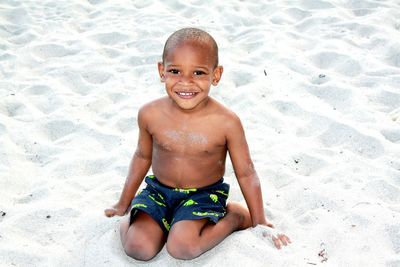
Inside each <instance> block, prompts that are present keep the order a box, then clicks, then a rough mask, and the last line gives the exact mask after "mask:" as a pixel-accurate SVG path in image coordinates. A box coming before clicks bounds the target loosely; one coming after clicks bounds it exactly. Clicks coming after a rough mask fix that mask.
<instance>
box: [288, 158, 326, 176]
mask: <svg viewBox="0 0 400 267" xmlns="http://www.w3.org/2000/svg"><path fill="white" fill-rule="evenodd" d="M326 165H328V163H327V162H326V161H325V160H323V159H322V158H318V157H314V156H311V155H308V154H305V153H299V154H296V155H293V156H292V160H291V163H290V167H291V169H292V170H293V171H295V172H296V173H298V174H300V175H304V176H310V175H311V174H313V173H315V172H316V171H318V170H319V169H321V168H324V167H325V166H326Z"/></svg>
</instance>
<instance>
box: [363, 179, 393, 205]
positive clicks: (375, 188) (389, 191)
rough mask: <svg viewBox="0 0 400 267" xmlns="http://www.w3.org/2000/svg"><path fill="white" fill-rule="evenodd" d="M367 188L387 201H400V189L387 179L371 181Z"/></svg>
mask: <svg viewBox="0 0 400 267" xmlns="http://www.w3.org/2000/svg"><path fill="white" fill-rule="evenodd" d="M365 189H366V190H367V191H369V192H372V193H373V194H374V195H376V196H377V197H378V198H379V199H381V200H382V201H385V202H387V203H391V204H397V203H399V202H400V189H399V188H398V187H397V186H394V185H392V184H390V183H388V182H387V181H385V180H375V181H372V182H369V183H368V184H367V185H366V186H365Z"/></svg>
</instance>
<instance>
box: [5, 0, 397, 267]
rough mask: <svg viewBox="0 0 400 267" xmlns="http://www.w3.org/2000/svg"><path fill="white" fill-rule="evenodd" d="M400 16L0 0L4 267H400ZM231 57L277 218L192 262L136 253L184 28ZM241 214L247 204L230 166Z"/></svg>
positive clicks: (92, 0) (372, 2)
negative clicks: (122, 205)
mask: <svg viewBox="0 0 400 267" xmlns="http://www.w3.org/2000/svg"><path fill="white" fill-rule="evenodd" d="M399 18H400V2H399V1H398V0H383V1H378V0H363V1H351V0H345V1H339V0H329V1H328V0H326V1H323V0H314V1H311V0H300V1H239V0H237V1H214V2H210V3H205V2H204V1H198V0H190V1H182V0H181V1H180V0H173V1H161V0H144V1H135V0H134V1H127V0H116V1H106V0H82V1H79V0H73V1H64V0H61V1H54V0H53V1H47V0H44V1H28V0H23V1H18V0H2V1H0V266H136V265H145V266H387V267H399V266H400V20H399ZM188 26H192V27H198V28H201V29H204V30H206V31H208V32H209V33H211V34H212V35H213V36H214V37H215V39H216V41H217V42H218V44H219V49H220V51H219V53H220V63H221V65H223V66H224V74H223V76H222V80H221V82H220V84H219V85H218V86H217V87H214V88H212V89H211V96H212V97H213V98H215V99H217V100H218V101H220V102H222V103H224V104H225V105H226V106H228V107H229V108H231V109H232V110H233V111H235V112H236V114H237V115H238V116H239V117H240V118H241V120H242V123H243V125H244V127H245V130H246V136H247V140H248V143H249V146H250V150H251V154H252V158H253V161H254V163H255V167H256V169H257V172H258V174H259V176H260V179H261V184H262V188H263V196H264V202H265V211H266V214H267V216H268V218H269V219H270V220H271V221H272V222H273V223H274V225H275V226H276V228H277V229H278V230H279V231H282V232H284V233H286V234H287V235H288V236H290V237H291V239H292V241H293V242H292V244H291V245H290V246H288V247H285V248H284V249H282V250H277V249H276V248H275V247H274V246H273V244H272V242H271V240H270V238H269V237H268V236H264V235H263V232H264V229H263V228H262V227H256V228H252V229H247V230H244V231H240V232H235V233H234V234H232V235H231V236H229V237H228V238H227V239H226V240H224V241H223V242H222V243H221V244H220V245H218V246H217V247H216V248H215V249H212V250H211V251H209V252H207V253H205V254H203V255H202V256H200V257H199V258H196V259H195V260H191V261H182V260H176V259H174V258H172V257H171V256H170V255H169V254H168V253H167V251H166V249H165V248H164V249H163V250H162V251H161V253H160V254H159V255H157V256H156V257H155V258H154V259H153V260H151V261H149V262H146V263H143V262H138V261H135V260H133V259H131V258H129V257H127V256H126V255H125V253H124V252H123V249H122V246H121V244H120V240H119V222H120V220H121V218H120V217H114V218H106V217H105V216H104V212H103V211H104V209H105V208H107V207H109V206H110V205H112V204H114V203H115V202H116V201H117V200H118V197H119V195H120V192H121V190H122V186H123V184H124V181H125V177H126V174H127V172H128V164H129V161H130V158H131V156H132V153H133V152H134V150H135V147H136V143H137V134H138V128H137V121H136V119H137V111H138V109H139V107H141V106H142V105H143V104H145V103H147V102H149V101H151V100H153V99H156V98H158V97H161V96H164V95H165V91H164V86H163V84H161V83H160V80H159V78H158V74H157V62H158V61H160V59H161V53H162V48H163V44H164V42H165V40H166V38H167V37H168V36H169V35H170V34H171V33H172V32H174V31H175V30H177V29H180V28H183V27H188ZM225 179H226V181H228V182H229V183H230V185H231V192H230V197H229V199H230V200H235V201H241V202H243V203H244V199H243V196H242V194H241V192H240V189H239V186H238V183H237V181H236V178H235V175H234V172H233V170H232V166H231V164H230V161H229V160H228V161H227V171H226V174H225Z"/></svg>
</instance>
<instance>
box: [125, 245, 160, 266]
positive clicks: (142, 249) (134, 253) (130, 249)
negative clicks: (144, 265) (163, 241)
mask: <svg viewBox="0 0 400 267" xmlns="http://www.w3.org/2000/svg"><path fill="white" fill-rule="evenodd" d="M124 250H125V253H126V255H128V256H129V257H131V258H134V259H135V260H139V261H148V260H151V259H152V258H154V256H155V255H156V254H157V252H158V251H157V250H155V249H153V248H151V246H149V245H147V244H145V243H144V242H138V241H127V242H125V244H124Z"/></svg>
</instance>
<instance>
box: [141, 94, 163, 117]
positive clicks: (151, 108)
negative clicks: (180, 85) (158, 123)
mask: <svg viewBox="0 0 400 267" xmlns="http://www.w3.org/2000/svg"><path fill="white" fill-rule="evenodd" d="M167 101H168V97H161V98H158V99H155V100H152V101H150V102H148V103H146V104H144V105H143V106H141V107H140V108H139V114H140V113H149V112H157V111H159V110H160V108H162V107H163V106H165V104H166V102H167Z"/></svg>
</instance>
